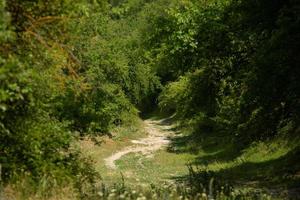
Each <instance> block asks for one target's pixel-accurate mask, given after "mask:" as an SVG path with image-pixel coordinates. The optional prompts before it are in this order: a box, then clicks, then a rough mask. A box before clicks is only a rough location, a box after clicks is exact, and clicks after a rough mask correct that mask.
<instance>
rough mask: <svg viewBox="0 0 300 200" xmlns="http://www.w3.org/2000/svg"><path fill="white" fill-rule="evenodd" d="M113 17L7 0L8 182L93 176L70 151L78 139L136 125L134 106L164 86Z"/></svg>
mask: <svg viewBox="0 0 300 200" xmlns="http://www.w3.org/2000/svg"><path fill="white" fill-rule="evenodd" d="M111 14H112V13H111V12H110V11H109V4H108V3H105V2H102V1H99V2H97V1H94V2H87V1H80V0H78V1H75V2H74V1H68V0H65V1H23V0H22V1H19V0H14V1H5V0H2V1H1V30H0V31H1V32H0V40H1V46H0V51H1V55H0V56H1V57H0V58H1V61H0V62H1V68H0V73H1V74H0V80H1V88H0V108H1V109H0V112H1V113H0V114H1V115H0V118H1V121H0V126H1V130H0V131H1V134H0V141H1V145H0V164H1V166H2V173H1V175H2V178H4V180H10V179H11V178H13V177H14V176H17V177H18V176H19V175H24V174H27V173H30V175H32V177H34V178H37V180H38V179H39V178H41V177H48V176H49V177H51V178H53V180H55V179H60V180H67V179H66V178H67V177H69V178H70V179H73V178H74V179H78V176H79V175H80V174H82V173H87V174H85V175H83V176H88V177H89V176H90V175H91V176H92V174H93V173H94V172H93V171H90V170H91V169H89V168H90V166H89V164H88V162H87V161H84V160H83V159H84V158H81V156H80V153H79V152H77V150H76V148H75V147H73V145H72V144H73V142H74V139H75V138H76V137H77V136H79V135H78V134H76V133H79V134H80V135H86V134H89V135H91V134H108V133H110V131H111V129H112V128H113V127H115V126H120V125H124V124H128V123H131V122H133V121H134V119H135V118H137V113H138V111H137V109H136V108H135V106H138V105H139V103H140V102H141V101H142V99H144V98H145V97H146V96H147V95H148V94H151V91H155V88H157V87H158V86H159V83H158V81H157V78H155V76H154V73H153V72H152V70H151V69H150V67H147V66H146V67H145V66H143V64H142V63H141V62H138V60H139V59H140V58H139V55H138V54H139V52H136V54H137V55H134V54H133V52H134V51H137V50H136V49H137V47H136V46H137V44H136V41H135V40H134V37H131V35H130V34H134V33H133V32H134V27H131V26H129V25H126V27H127V28H126V29H128V30H126V29H124V30H123V26H124V23H127V21H126V22H115V21H113V20H112V18H111V16H110V15H111ZM116 38H117V39H116ZM131 38H133V39H131ZM84 163H85V164H84ZM85 168H86V169H87V170H85ZM89 178H91V179H92V177H89ZM78 181H80V180H78Z"/></svg>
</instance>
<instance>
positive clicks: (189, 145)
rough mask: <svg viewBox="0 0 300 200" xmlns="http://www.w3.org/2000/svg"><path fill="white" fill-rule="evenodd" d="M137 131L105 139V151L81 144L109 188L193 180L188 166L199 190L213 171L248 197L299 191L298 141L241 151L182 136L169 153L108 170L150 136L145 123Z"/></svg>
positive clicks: (214, 139)
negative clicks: (107, 161) (112, 160)
mask: <svg viewBox="0 0 300 200" xmlns="http://www.w3.org/2000/svg"><path fill="white" fill-rule="evenodd" d="M156 119H160V118H159V117H156ZM137 127H138V128H136V127H127V128H120V129H117V130H116V133H115V135H116V136H115V137H113V138H112V139H107V138H106V139H104V141H106V142H104V143H103V144H101V145H100V146H97V145H94V144H91V143H87V144H83V145H82V146H83V147H84V148H83V150H84V151H85V152H86V154H87V155H90V156H91V157H92V158H93V159H94V160H95V166H96V169H97V171H98V172H100V174H101V176H102V178H103V182H104V183H105V184H108V185H113V184H114V183H120V182H122V179H123V178H124V180H125V184H126V185H128V186H131V187H136V186H143V187H145V188H146V187H148V186H149V185H150V184H154V185H157V186H159V185H162V184H163V183H164V182H166V183H172V182H173V183H174V182H182V181H188V180H189V179H190V178H191V174H190V171H189V170H188V167H187V164H188V163H189V164H191V165H192V166H193V169H194V172H195V174H196V175H195V176H197V177H196V178H195V179H194V181H196V182H194V184H196V185H197V184H198V185H199V182H197V181H199V180H200V181H203V180H204V179H203V173H204V172H207V171H210V173H211V177H215V178H216V179H217V181H218V182H222V184H223V183H228V184H231V185H233V186H234V187H235V188H236V189H238V190H241V191H245V192H246V193H247V192H248V193H249V191H253V190H256V189H259V190H264V191H267V192H268V191H270V189H272V191H275V193H280V194H281V193H282V192H283V193H284V191H285V190H289V189H290V188H297V187H299V186H300V184H299V174H300V173H299V172H300V165H299V161H298V157H297V155H298V154H299V152H300V151H299V139H295V140H294V141H287V140H286V139H284V138H275V139H273V140H270V141H264V142H263V141H260V142H256V143H252V144H251V145H248V146H246V147H245V148H244V149H243V150H241V148H240V147H239V145H237V144H236V143H234V142H233V140H232V139H230V137H225V136H219V135H193V134H189V132H188V131H181V132H180V134H177V135H175V136H174V137H172V138H171V144H170V145H169V146H168V148H167V149H162V150H159V151H157V152H155V153H154V154H153V155H152V156H151V157H147V156H146V157H145V156H144V155H140V154H135V153H130V154H127V155H125V156H123V157H122V158H121V159H120V160H117V161H116V164H117V166H118V169H117V170H112V169H108V168H107V167H106V166H105V165H104V161H103V160H104V158H107V157H108V156H110V155H111V154H112V153H114V152H117V151H120V150H122V149H123V148H124V147H126V146H129V145H132V144H131V142H130V140H132V139H139V138H143V137H146V135H147V134H146V133H145V132H144V131H143V125H142V122H139V123H138V126H137ZM204 174H205V173H204ZM297 174H298V175H297ZM211 177H210V178H211ZM206 179H207V177H206ZM205 181H206V182H207V181H209V180H208V179H207V180H204V182H205ZM250 193H251V192H250ZM296 193H297V191H296ZM297 194H299V193H297Z"/></svg>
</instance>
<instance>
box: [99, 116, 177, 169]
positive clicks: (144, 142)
mask: <svg viewBox="0 0 300 200" xmlns="http://www.w3.org/2000/svg"><path fill="white" fill-rule="evenodd" d="M144 123H145V129H146V132H147V133H148V137H146V138H141V139H139V140H131V143H132V144H133V145H131V146H128V147H126V148H124V149H123V150H121V151H119V152H116V153H114V154H113V155H111V156H110V157H108V158H105V159H104V161H105V165H106V167H108V168H110V169H117V166H116V164H115V161H117V160H119V159H121V158H122V156H124V155H126V154H129V153H139V154H142V155H144V156H145V157H150V156H151V155H153V153H154V152H155V151H157V150H159V149H161V148H163V147H164V146H166V145H167V144H169V142H170V141H169V140H168V136H169V135H171V134H172V132H171V131H170V130H169V129H170V128H171V126H170V125H167V124H166V123H164V120H145V121H144Z"/></svg>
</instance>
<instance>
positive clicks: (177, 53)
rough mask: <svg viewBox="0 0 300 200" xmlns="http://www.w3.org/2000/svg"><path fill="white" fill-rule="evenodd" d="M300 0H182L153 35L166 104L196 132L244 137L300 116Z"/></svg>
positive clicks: (272, 131)
mask: <svg viewBox="0 0 300 200" xmlns="http://www.w3.org/2000/svg"><path fill="white" fill-rule="evenodd" d="M299 16H300V10H299V1H294V0H290V1H281V0H277V1H271V0H270V1H269V0H264V1H259V2H258V1H248V0H242V1H214V0H211V1H181V2H180V3H179V5H177V6H175V7H173V8H169V9H166V10H165V11H164V13H163V14H161V15H157V16H156V17H154V18H152V20H151V26H152V27H153V29H152V31H151V32H150V34H149V39H147V40H146V44H147V45H148V49H149V51H150V53H151V55H152V57H153V59H154V62H155V66H156V70H157V73H158V75H159V76H160V77H161V79H162V83H165V87H164V89H163V91H162V93H161V94H160V96H159V106H160V107H161V108H162V109H163V110H165V111H171V112H175V113H176V115H177V117H178V118H180V119H181V120H182V121H184V122H186V123H188V124H192V125H193V126H194V130H195V132H196V133H203V134H211V133H214V132H222V133H225V134H228V135H232V137H234V138H236V140H237V141H239V142H240V144H249V143H250V142H252V141H255V140H260V139H262V140H264V139H267V138H272V137H274V136H276V135H279V134H281V135H286V136H287V137H292V136H293V135H296V134H297V133H296V132H297V128H299V127H298V124H299V114H300V113H299V105H300V104H299V95H300V93H299V86H300V82H299V78H297V77H299V75H300V71H299V56H300V55H299V46H300V45H299V30H300V27H299V25H300V24H299Z"/></svg>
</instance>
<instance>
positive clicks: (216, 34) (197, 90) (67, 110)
mask: <svg viewBox="0 0 300 200" xmlns="http://www.w3.org/2000/svg"><path fill="white" fill-rule="evenodd" d="M0 15H1V16H0V141H1V143H0V165H1V168H0V169H2V171H1V173H0V174H1V176H2V178H1V179H0V180H2V179H3V180H5V181H6V182H8V181H10V180H13V178H16V177H19V176H27V175H29V176H30V177H32V178H33V179H34V180H39V179H41V178H46V179H48V178H49V179H51V180H55V181H53V182H56V181H58V182H64V181H66V180H72V181H74V182H75V183H77V184H79V185H80V182H81V181H82V180H88V181H87V182H90V183H94V182H95V177H96V173H95V172H94V170H93V169H92V167H91V165H90V163H89V161H88V159H86V158H83V157H82V155H81V154H80V152H78V149H77V148H76V147H74V145H73V144H74V143H75V141H76V139H79V137H80V136H86V135H88V136H90V135H105V134H110V133H111V131H112V130H113V129H114V128H115V127H118V126H124V125H128V124H132V123H133V122H134V120H135V119H137V118H138V114H139V112H140V111H141V112H143V113H146V112H149V111H151V110H153V108H155V107H156V106H159V108H160V109H161V110H162V111H163V112H167V113H175V114H176V117H177V119H179V121H180V122H181V123H182V125H183V126H188V127H190V126H191V127H192V131H193V132H194V133H195V134H196V135H209V134H211V135H213V134H222V135H223V136H226V137H230V138H231V139H232V141H234V143H235V144H237V149H238V150H242V149H243V148H245V147H246V146H247V145H251V143H253V142H256V141H258V140H262V141H264V140H267V139H272V138H274V137H276V136H282V137H285V138H287V139H289V138H293V137H295V136H296V137H298V136H297V134H298V133H299V123H300V101H299V99H300V79H299V77H300V68H299V63H300V48H299V47H300V38H299V36H300V2H299V1H297V0H262V1H253V0H239V1H231V0H222V1H218V0H207V1H197V0H111V1H101V0H93V1H87V0H75V1H74V0H0ZM291 173H296V172H294V171H293V172H291ZM78 188H80V187H78Z"/></svg>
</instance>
